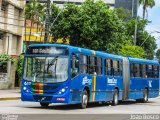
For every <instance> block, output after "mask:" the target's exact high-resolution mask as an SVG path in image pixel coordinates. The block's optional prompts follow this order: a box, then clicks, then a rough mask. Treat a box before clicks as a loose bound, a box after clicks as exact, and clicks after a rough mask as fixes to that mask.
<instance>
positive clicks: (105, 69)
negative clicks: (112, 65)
mask: <svg viewBox="0 0 160 120" xmlns="http://www.w3.org/2000/svg"><path fill="white" fill-rule="evenodd" d="M104 62H105V63H104V66H105V67H104V71H105V72H104V74H105V75H107V74H108V73H107V71H108V59H104Z"/></svg>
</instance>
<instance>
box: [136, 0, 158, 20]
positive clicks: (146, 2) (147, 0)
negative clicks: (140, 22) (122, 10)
mask: <svg viewBox="0 0 160 120" xmlns="http://www.w3.org/2000/svg"><path fill="white" fill-rule="evenodd" d="M139 3H140V4H142V5H143V19H145V14H146V12H148V11H147V8H148V7H150V8H152V7H153V6H155V1H154V0H139Z"/></svg>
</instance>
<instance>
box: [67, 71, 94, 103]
mask: <svg viewBox="0 0 160 120" xmlns="http://www.w3.org/2000/svg"><path fill="white" fill-rule="evenodd" d="M84 87H88V88H89V91H91V90H92V76H91V75H84V74H80V75H78V76H76V77H75V78H73V79H72V80H71V86H70V103H80V102H81V94H82V91H83V89H84Z"/></svg>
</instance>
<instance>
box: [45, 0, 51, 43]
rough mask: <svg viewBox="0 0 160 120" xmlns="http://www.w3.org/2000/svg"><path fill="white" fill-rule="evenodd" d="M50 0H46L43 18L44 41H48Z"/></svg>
mask: <svg viewBox="0 0 160 120" xmlns="http://www.w3.org/2000/svg"><path fill="white" fill-rule="evenodd" d="M50 5H51V2H50V0H47V9H46V20H45V35H44V43H47V42H48V36H49V26H50V24H49V23H50V21H49V18H50Z"/></svg>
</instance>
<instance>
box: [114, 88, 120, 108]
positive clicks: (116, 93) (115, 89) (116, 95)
mask: <svg viewBox="0 0 160 120" xmlns="http://www.w3.org/2000/svg"><path fill="white" fill-rule="evenodd" d="M118 101H119V89H118V87H115V88H114V93H113V101H112V105H113V106H116V105H118Z"/></svg>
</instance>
